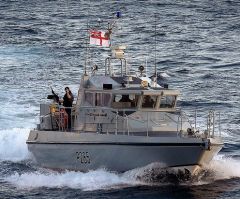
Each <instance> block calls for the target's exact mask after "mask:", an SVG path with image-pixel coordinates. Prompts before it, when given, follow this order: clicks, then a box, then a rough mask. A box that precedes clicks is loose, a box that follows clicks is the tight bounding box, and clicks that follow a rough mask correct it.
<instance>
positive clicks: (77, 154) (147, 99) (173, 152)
mask: <svg viewBox="0 0 240 199" xmlns="http://www.w3.org/2000/svg"><path fill="white" fill-rule="evenodd" d="M125 48H126V46H118V47H115V48H112V53H111V55H109V57H107V58H106V60H105V71H103V74H102V73H101V72H100V70H97V69H98V67H97V66H95V67H94V69H93V70H92V71H91V72H90V73H87V72H85V73H84V74H83V76H82V77H81V81H80V87H79V90H78V95H77V100H76V103H75V104H74V105H73V107H72V113H71V128H69V124H68V121H69V120H68V115H67V114H66V112H65V111H64V109H65V107H63V106H61V105H58V104H56V103H49V104H41V105H40V124H38V126H37V128H36V129H34V130H31V132H30V134H29V137H28V140H27V145H28V149H29V151H30V152H31V153H32V154H33V156H34V159H35V161H36V163H37V164H39V165H40V166H42V167H46V168H50V169H60V170H79V171H88V170H94V169H98V168H106V169H107V170H110V171H116V172H124V171H127V170H131V169H134V168H138V167H144V166H146V165H149V164H151V163H158V164H159V165H160V167H161V169H163V168H166V169H168V168H173V169H183V170H185V171H188V172H189V173H191V174H192V175H193V174H196V173H197V172H198V171H199V170H200V169H201V168H202V167H203V166H204V165H208V164H209V162H210V161H211V160H212V159H213V157H214V156H215V155H216V154H217V153H218V152H219V151H220V150H221V148H222V146H223V142H222V140H221V137H220V136H216V132H215V131H216V130H215V128H214V127H215V126H216V125H215V118H216V115H215V114H214V112H213V111H210V113H209V115H208V118H207V126H206V130H205V131H204V132H200V131H198V130H197V129H196V128H194V127H193V126H192V125H191V124H190V122H189V118H188V117H187V116H186V114H184V113H183V112H182V111H181V109H179V108H177V107H176V103H177V98H178V96H179V94H180V92H179V91H178V90H175V89H170V88H169V87H168V85H164V86H161V82H160V83H159V82H158V81H157V76H156V75H154V76H153V77H151V78H149V77H147V76H146V75H145V69H144V67H143V66H140V67H139V68H138V70H139V71H138V72H136V73H135V74H130V72H129V70H128V65H127V61H126V58H125V55H124V51H125ZM118 61H119V62H118ZM113 62H114V64H113Z"/></svg>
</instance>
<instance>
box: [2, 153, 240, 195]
mask: <svg viewBox="0 0 240 199" xmlns="http://www.w3.org/2000/svg"><path fill="white" fill-rule="evenodd" d="M158 167H160V168H159V170H158ZM239 168H240V160H237V159H233V158H232V157H226V156H223V155H218V156H216V158H215V159H214V160H213V161H212V162H211V163H210V164H209V165H208V166H207V167H205V168H204V174H202V173H201V174H200V175H199V176H197V178H192V179H187V178H185V181H183V182H181V181H180V184H184V185H188V186H193V185H194V186H196V185H202V184H210V183H214V182H215V181H217V180H224V179H231V178H240V169H239ZM160 170H161V165H159V164H158V163H152V164H150V165H147V166H146V167H142V168H136V169H133V170H130V171H127V172H125V173H122V174H118V173H114V172H110V171H107V170H105V169H98V170H94V171H89V172H87V173H83V172H76V171H65V172H63V173H59V172H55V171H51V170H45V169H39V170H38V171H33V172H32V171H31V172H26V173H22V174H19V173H17V172H15V173H14V174H12V175H9V176H6V177H4V178H2V180H3V181H5V182H8V183H11V184H12V185H14V186H15V187H17V188H18V189H35V188H40V187H47V188H62V187H68V188H71V189H81V190H83V191H93V190H103V189H104V190H109V189H122V188H126V187H135V186H142V185H144V186H153V185H154V186H162V185H166V184H169V183H173V181H171V179H168V178H169V177H173V175H170V173H168V175H167V176H166V175H165V176H164V175H163V172H160ZM154 172H156V173H154ZM178 177H179V175H178V176H176V177H175V178H172V179H177V178H178Z"/></svg>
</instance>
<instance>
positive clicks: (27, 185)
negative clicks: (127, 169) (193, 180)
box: [4, 169, 139, 191]
mask: <svg viewBox="0 0 240 199" xmlns="http://www.w3.org/2000/svg"><path fill="white" fill-rule="evenodd" d="M4 180H5V181H7V182H9V183H11V184H13V185H14V186H16V187H17V188H19V189H32V188H39V187H49V188H61V187H69V188H73V189H82V190H84V191H90V190H98V189H113V188H117V187H124V186H127V187H129V186H134V185H137V184H138V183H139V182H137V181H136V180H134V179H131V178H128V177H127V176H124V175H119V174H116V173H111V172H108V171H106V170H104V169H99V170H95V171H89V172H88V173H82V172H73V171H67V172H64V173H56V172H53V171H49V172H47V173H46V172H45V173H41V172H33V173H25V174H21V175H20V174H18V173H15V174H13V175H11V176H8V177H6V178H4Z"/></svg>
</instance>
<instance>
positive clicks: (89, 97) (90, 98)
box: [85, 92, 94, 106]
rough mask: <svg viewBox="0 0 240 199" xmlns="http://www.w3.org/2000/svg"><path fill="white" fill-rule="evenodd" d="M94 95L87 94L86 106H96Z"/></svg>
mask: <svg viewBox="0 0 240 199" xmlns="http://www.w3.org/2000/svg"><path fill="white" fill-rule="evenodd" d="M93 102H94V93H88V92H86V93H85V105H87V106H93V105H94V103H93Z"/></svg>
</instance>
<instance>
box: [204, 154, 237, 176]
mask: <svg viewBox="0 0 240 199" xmlns="http://www.w3.org/2000/svg"><path fill="white" fill-rule="evenodd" d="M208 168H209V169H211V170H213V171H214V173H215V178H216V180H220V179H230V178H235V177H238V178H240V160H238V159H234V158H232V157H227V156H225V155H220V154H219V155H217V156H216V157H215V158H214V159H213V160H212V161H211V163H210V165H209V167H208Z"/></svg>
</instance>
